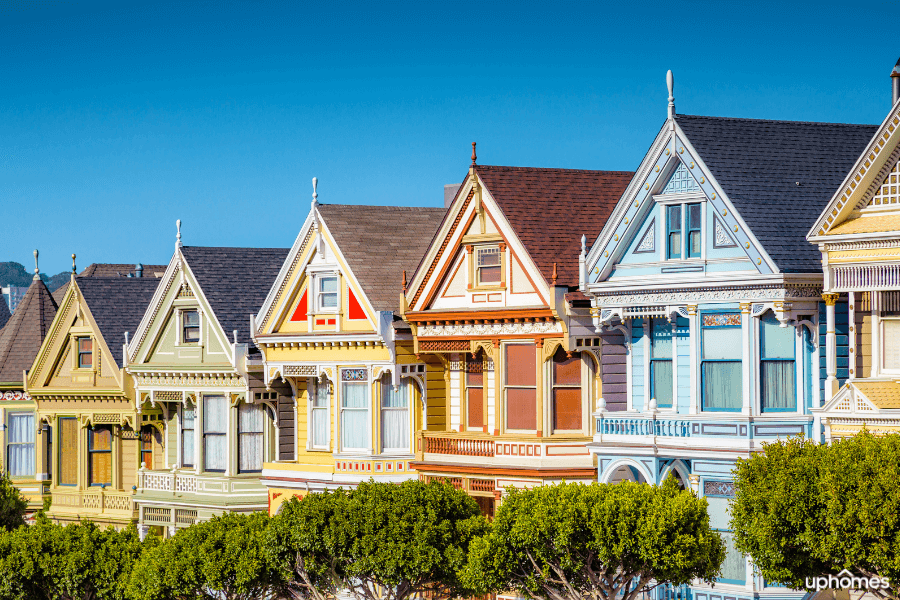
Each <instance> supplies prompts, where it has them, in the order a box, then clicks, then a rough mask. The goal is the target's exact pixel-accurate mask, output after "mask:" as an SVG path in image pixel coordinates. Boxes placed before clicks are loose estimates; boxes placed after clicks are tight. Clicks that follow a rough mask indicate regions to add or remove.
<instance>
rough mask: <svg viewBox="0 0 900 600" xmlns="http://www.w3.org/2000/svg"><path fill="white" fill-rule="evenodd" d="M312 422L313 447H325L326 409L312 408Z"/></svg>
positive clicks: (326, 439) (326, 437) (326, 433)
mask: <svg viewBox="0 0 900 600" xmlns="http://www.w3.org/2000/svg"><path fill="white" fill-rule="evenodd" d="M312 421H313V422H312V443H313V446H325V445H326V444H328V409H327V408H314V409H313V411H312Z"/></svg>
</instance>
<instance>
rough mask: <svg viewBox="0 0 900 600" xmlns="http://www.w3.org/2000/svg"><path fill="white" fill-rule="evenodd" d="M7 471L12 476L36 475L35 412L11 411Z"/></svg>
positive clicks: (7, 441)
mask: <svg viewBox="0 0 900 600" xmlns="http://www.w3.org/2000/svg"><path fill="white" fill-rule="evenodd" d="M7 420H8V425H7V427H8V429H7V431H8V433H7V438H6V471H7V473H9V476H10V477H30V476H32V475H34V413H31V412H11V413H9V416H8V417H7Z"/></svg>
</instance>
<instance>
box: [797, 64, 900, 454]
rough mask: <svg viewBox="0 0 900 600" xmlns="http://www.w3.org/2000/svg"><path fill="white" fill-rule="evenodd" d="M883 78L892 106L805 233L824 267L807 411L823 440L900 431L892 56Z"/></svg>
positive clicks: (896, 84)
mask: <svg viewBox="0 0 900 600" xmlns="http://www.w3.org/2000/svg"><path fill="white" fill-rule="evenodd" d="M891 79H892V83H893V89H894V96H893V100H894V104H893V107H892V108H891V110H890V112H889V113H888V115H887V117H886V118H885V119H884V121H883V122H882V123H881V125H880V126H879V127H878V129H877V130H876V131H875V135H874V136H873V137H872V140H871V141H870V142H869V145H868V146H867V147H866V149H865V151H864V152H863V153H862V154H861V155H860V157H859V159H858V160H857V161H856V164H855V165H854V167H853V169H852V170H851V171H850V172H849V173H848V174H847V177H846V179H845V180H844V182H843V184H842V185H841V187H840V188H839V189H838V190H837V192H836V193H835V194H834V197H833V198H832V199H831V202H830V203H829V204H828V206H827V207H826V209H825V210H824V211H823V213H822V215H821V216H820V217H819V219H818V220H817V221H816V224H815V225H814V226H813V228H812V230H810V232H809V234H808V235H807V239H808V240H809V241H810V242H811V243H813V244H816V245H818V247H819V250H820V251H821V252H822V265H823V269H824V271H825V287H824V290H825V294H824V298H825V302H826V304H827V313H826V317H827V319H826V321H827V326H826V329H825V332H824V333H825V336H826V339H825V344H826V376H827V378H826V381H825V395H824V406H822V407H821V408H819V409H814V411H813V412H815V413H817V414H818V415H819V416H820V417H821V419H822V423H823V425H824V426H825V434H826V439H828V440H831V439H834V438H840V437H847V436H852V435H854V434H855V433H857V432H858V431H860V430H861V429H863V428H866V429H869V430H870V431H875V432H879V433H886V432H900V61H898V63H897V66H895V67H894V70H893V72H892V73H891ZM842 305H843V306H844V307H846V308H845V311H847V312H849V314H846V313H845V312H844V311H841V310H840V308H839V307H841V306H842ZM845 323H846V326H845V327H844V328H843V330H842V325H844V324H845ZM844 340H846V341H844ZM842 346H843V347H842ZM842 369H846V371H845V373H840V371H841V370H842ZM843 374H845V375H846V377H847V379H846V382H845V383H844V384H843V385H840V386H839V379H842V377H841V375H843Z"/></svg>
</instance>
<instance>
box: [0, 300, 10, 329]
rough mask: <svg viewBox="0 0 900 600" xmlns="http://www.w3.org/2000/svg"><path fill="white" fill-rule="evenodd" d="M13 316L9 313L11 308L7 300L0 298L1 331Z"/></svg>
mask: <svg viewBox="0 0 900 600" xmlns="http://www.w3.org/2000/svg"><path fill="white" fill-rule="evenodd" d="M11 316H12V313H10V312H9V306H8V305H7V304H6V300H4V299H3V298H0V330H2V329H3V327H4V326H5V325H6V322H7V321H9V318H10V317H11Z"/></svg>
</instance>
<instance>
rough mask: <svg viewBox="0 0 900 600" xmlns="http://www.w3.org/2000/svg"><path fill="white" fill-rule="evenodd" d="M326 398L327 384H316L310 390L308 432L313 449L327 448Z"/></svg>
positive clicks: (323, 382)
mask: <svg viewBox="0 0 900 600" xmlns="http://www.w3.org/2000/svg"><path fill="white" fill-rule="evenodd" d="M328 396H329V394H328V382H327V381H322V382H316V384H315V385H314V387H313V390H312V411H311V412H312V419H311V421H312V426H311V431H310V438H311V442H312V447H313V448H328Z"/></svg>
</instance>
